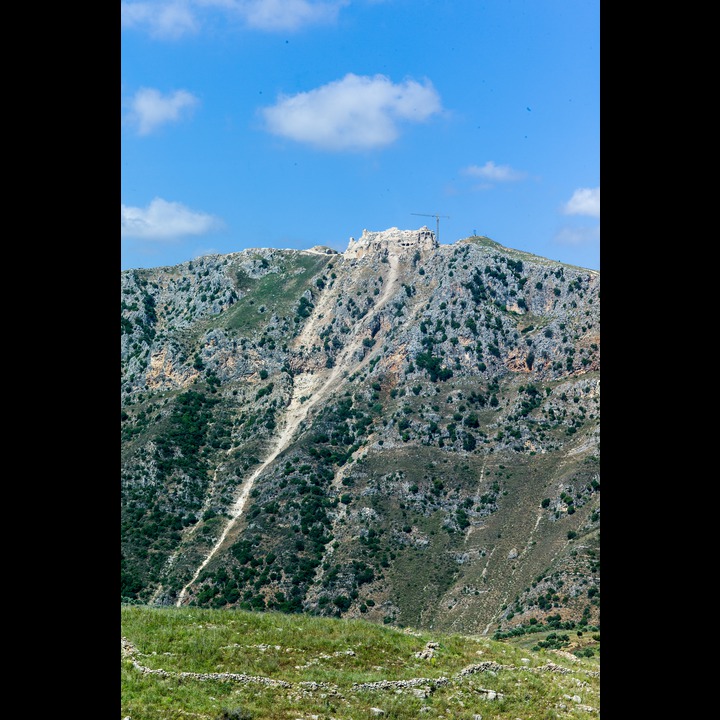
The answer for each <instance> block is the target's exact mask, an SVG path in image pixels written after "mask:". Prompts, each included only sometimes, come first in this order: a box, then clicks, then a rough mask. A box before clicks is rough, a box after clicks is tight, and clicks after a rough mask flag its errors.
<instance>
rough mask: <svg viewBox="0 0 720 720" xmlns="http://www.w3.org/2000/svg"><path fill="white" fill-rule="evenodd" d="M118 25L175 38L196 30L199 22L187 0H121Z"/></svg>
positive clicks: (166, 37) (152, 34) (157, 35)
mask: <svg viewBox="0 0 720 720" xmlns="http://www.w3.org/2000/svg"><path fill="white" fill-rule="evenodd" d="M120 25H121V27H123V28H141V29H145V30H147V32H148V33H149V34H150V35H151V36H152V37H156V38H161V39H171V40H175V39H177V38H179V37H182V36H183V35H187V34H191V33H195V32H197V31H198V28H199V24H198V21H197V19H196V18H195V15H194V13H193V11H192V9H191V7H190V2H188V0H169V1H168V2H124V1H123V2H121V3H120Z"/></svg>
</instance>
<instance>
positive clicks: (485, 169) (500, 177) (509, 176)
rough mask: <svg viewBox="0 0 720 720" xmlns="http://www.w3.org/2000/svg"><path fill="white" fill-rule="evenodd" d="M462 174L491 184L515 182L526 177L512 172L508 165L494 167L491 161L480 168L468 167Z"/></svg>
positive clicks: (476, 166)
mask: <svg viewBox="0 0 720 720" xmlns="http://www.w3.org/2000/svg"><path fill="white" fill-rule="evenodd" d="M463 173H464V174H465V175H471V176H472V177H479V178H482V179H483V180H488V181H489V182H493V183H496V182H515V181H517V180H523V179H524V178H525V177H527V173H524V172H521V171H519V170H513V168H511V167H510V166H509V165H496V164H495V163H494V162H493V161H492V160H488V161H487V162H486V163H485V164H484V165H483V166H482V167H480V166H479V165H469V166H468V167H466V168H464V169H463Z"/></svg>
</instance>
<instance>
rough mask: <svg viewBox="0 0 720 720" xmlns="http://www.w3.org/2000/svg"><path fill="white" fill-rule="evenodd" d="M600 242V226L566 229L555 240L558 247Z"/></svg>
mask: <svg viewBox="0 0 720 720" xmlns="http://www.w3.org/2000/svg"><path fill="white" fill-rule="evenodd" d="M598 240H600V226H599V225H595V226H594V227H585V228H572V227H564V228H562V229H560V230H559V231H558V232H557V233H556V234H555V237H554V238H553V241H554V242H556V243H557V244H558V245H573V246H577V245H588V244H590V243H595V242H597V241H598Z"/></svg>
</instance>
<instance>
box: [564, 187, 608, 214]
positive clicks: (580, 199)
mask: <svg viewBox="0 0 720 720" xmlns="http://www.w3.org/2000/svg"><path fill="white" fill-rule="evenodd" d="M562 212H563V213H564V214H565V215H587V216H588V217H594V218H599V217H600V188H599V187H596V188H580V189H579V190H576V191H575V192H574V193H573V196H572V197H571V198H570V200H568V201H567V203H565V205H563V207H562Z"/></svg>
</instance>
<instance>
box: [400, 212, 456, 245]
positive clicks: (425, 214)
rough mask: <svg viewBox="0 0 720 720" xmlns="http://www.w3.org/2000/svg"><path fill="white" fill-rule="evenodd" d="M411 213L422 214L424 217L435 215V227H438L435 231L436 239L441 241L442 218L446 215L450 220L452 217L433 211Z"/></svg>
mask: <svg viewBox="0 0 720 720" xmlns="http://www.w3.org/2000/svg"><path fill="white" fill-rule="evenodd" d="M410 214H411V215H422V216H423V217H434V218H435V227H436V228H437V229H436V231H435V239H436V240H437V241H438V242H440V218H441V217H444V218H447V219H448V220H449V219H450V216H449V215H435V214H433V213H410Z"/></svg>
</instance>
